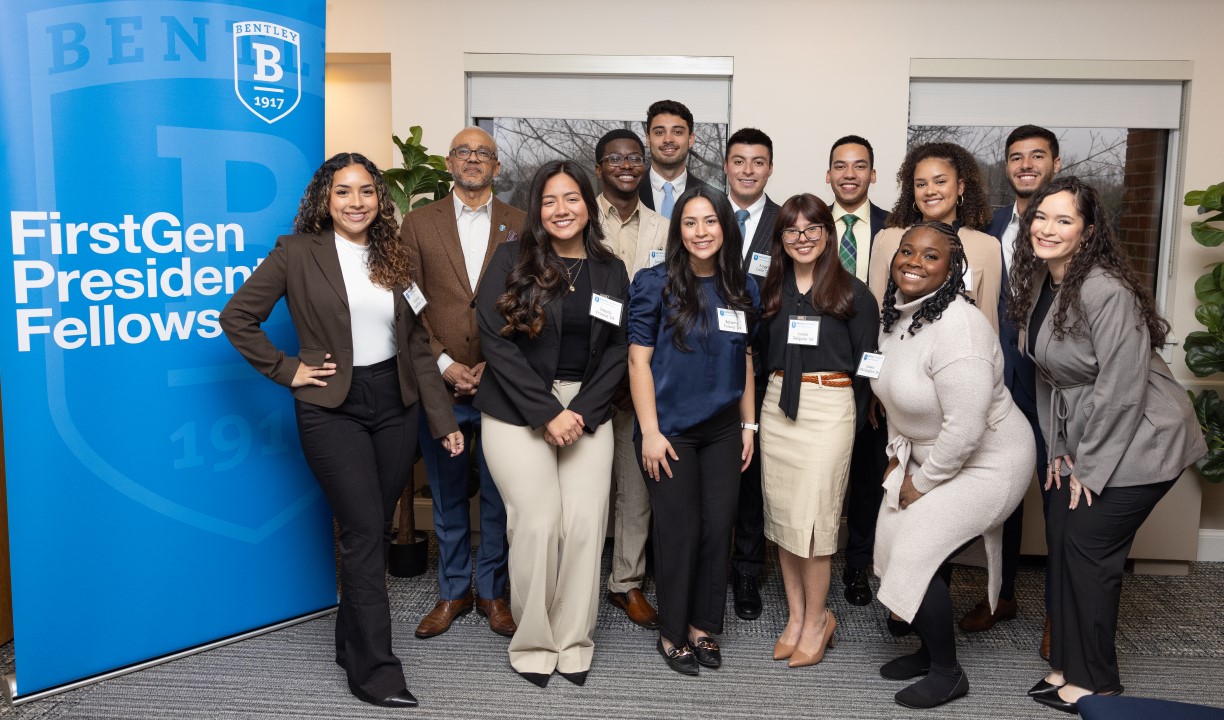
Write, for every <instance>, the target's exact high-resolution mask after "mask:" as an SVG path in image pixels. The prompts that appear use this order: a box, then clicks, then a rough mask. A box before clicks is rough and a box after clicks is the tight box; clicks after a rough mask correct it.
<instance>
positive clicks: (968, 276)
mask: <svg viewBox="0 0 1224 720" xmlns="http://www.w3.org/2000/svg"><path fill="white" fill-rule="evenodd" d="M973 289H974V288H973V268H971V267H969V266H968V265H966V266H965V290H967V291H969V292H973Z"/></svg>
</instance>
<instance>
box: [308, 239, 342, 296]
mask: <svg viewBox="0 0 1224 720" xmlns="http://www.w3.org/2000/svg"><path fill="white" fill-rule="evenodd" d="M312 239H313V240H314V245H312V246H311V248H310V252H311V254H312V255H314V259H315V262H316V263H318V265H319V270H321V271H322V272H323V277H324V278H326V279H327V283H328V284H329V285H331V286H332V289H333V290H335V291H336V294H337V295H339V296H340V301H341V302H343V303H344V307H345V308H348V306H349V304H348V289H347V288H345V287H344V272H343V271H342V270H340V256H339V255H337V254H336V243H335V240H334V238H332V239H331V240H332V241H331V242H328V239H329V238H327V237H325V236H323V235H315V236H314V237H313V238H312Z"/></svg>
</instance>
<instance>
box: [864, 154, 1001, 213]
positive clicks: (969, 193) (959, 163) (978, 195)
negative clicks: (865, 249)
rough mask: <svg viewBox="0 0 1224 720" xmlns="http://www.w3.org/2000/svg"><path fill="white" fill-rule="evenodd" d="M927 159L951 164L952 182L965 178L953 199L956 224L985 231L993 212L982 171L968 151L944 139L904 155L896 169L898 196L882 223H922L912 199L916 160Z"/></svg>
mask: <svg viewBox="0 0 1224 720" xmlns="http://www.w3.org/2000/svg"><path fill="white" fill-rule="evenodd" d="M930 158H937V159H939V160H943V161H944V162H946V163H948V164H949V165H951V166H952V169H953V170H955V171H956V178H954V179H953V182H956V180H964V181H965V192H964V194H962V195H961V196H960V198H958V199H957V202H956V206H957V207H956V221H957V223H958V224H959V226H960V227H967V228H972V229H974V230H984V229H985V228H986V227H987V226H988V225H990V217H991V215H992V214H993V213H992V210H991V207H990V196H989V195H988V194H987V192H986V183H985V181H984V180H982V170H981V168H979V167H978V164H977V160H974V159H973V155H971V154H969V151H968V150H966V149H965V148H963V147H961V146H960V145H957V144H956V143H946V142H934V143H926V144H924V145H917V146H915V147H912V148H910V150H909V152H907V153H906V154H905V161H904V162H902V163H901V169H900V170H897V185H898V186H899V187H900V189H901V195H900V196H899V197H898V198H897V203H896V204H895V205H893V209H892V212H891V213H889V214H888V220H887V221H886V222H885V223H884V225H885V226H886V227H897V228H904V227H909V226H911V225H917V224H918V223H920V222H923V220H924V218H923V217H922V213H921V212H919V211H918V206H917V205H916V204H915V202H914V201H915V198H914V172H915V171H916V170H917V168H918V163H920V162H922V161H923V160H928V159H930Z"/></svg>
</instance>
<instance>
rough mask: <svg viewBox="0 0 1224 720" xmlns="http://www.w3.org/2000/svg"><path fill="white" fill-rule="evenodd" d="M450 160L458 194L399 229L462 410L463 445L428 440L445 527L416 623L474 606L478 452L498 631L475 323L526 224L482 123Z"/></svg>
mask: <svg viewBox="0 0 1224 720" xmlns="http://www.w3.org/2000/svg"><path fill="white" fill-rule="evenodd" d="M446 166H447V168H448V169H449V170H450V172H451V174H452V175H454V177H455V187H454V189H453V190H452V192H451V194H450V195H447V196H446V197H445V198H442V199H441V200H438V201H437V202H434V203H430V204H429V205H426V206H425V207H422V208H419V209H417V210H414V211H412V212H411V213H409V214H408V215H407V217H405V218H404V222H403V225H402V226H401V227H400V235H401V236H402V238H403V240H404V244H405V245H407V247H408V252H409V254H410V256H411V258H412V272H413V277H414V278H415V279H416V282H417V286H418V287H419V288H420V290H421V292H422V294H423V295H424V296H425V299H426V300H427V301H428V303H429V304H428V305H427V306H426V307H425V308H424V310H422V311H421V314H422V317H423V319H424V321H425V325H426V327H427V328H429V345H430V349H431V350H432V351H433V355H434V358H435V359H436V360H437V362H438V369H439V370H440V371H441V372H442V378H443V379H444V380H445V381H446V383H447V385H448V386H449V387H450V388H451V390H452V391H453V394H454V410H455V419H456V420H457V421H458V423H459V429H460V430H462V431H463V433H464V436H465V441H466V442H465V450H464V452H463V453H461V454H460V455H459V456H458V457H455V458H451V457H449V456H448V455H447V454H446V453H443V452H441V451H440V450H438V451H435V450H434V448H433V445H434V444H436V443H433V444H430V445H429V446H428V447H426V446H424V445H423V446H422V452H423V454H424V457H425V469H426V471H427V472H428V474H429V484H430V487H431V489H432V493H433V518H434V531H435V532H436V533H437V537H438V591H439V596H440V597H439V600H438V603H437V605H435V606H434V609H433V610H431V611H430V612H429V614H427V615H426V616H425V617H424V618H423V619H422V620H421V624H420V625H419V626H418V627H417V630H416V636H417V637H419V638H428V637H433V636H435V635H440V634H442V633H444V632H446V631H447V630H448V629H449V628H450V626H451V623H452V622H454V620H455V618H456V617H458V616H460V615H464V614H466V613H468V612H470V611H471V610H472V606H473V597H472V548H471V528H470V526H469V520H468V494H467V493H468V478H469V476H470V468H471V458H470V457H469V456H468V453H469V452H475V453H476V461H477V463H478V464H479V466H480V547H479V549H478V550H477V553H476V598H475V603H474V604H475V606H476V610H477V612H479V613H480V614H481V615H484V616H486V617H488V619H489V627H490V628H491V629H492V630H493V632H495V633H497V634H499V635H505V636H507V637H509V636H511V635H513V634H514V631H515V625H514V619H513V618H512V617H511V614H510V608H509V607H508V606H507V605H506V602H505V600H504V599H503V597H504V595H505V591H506V559H507V551H506V508H505V506H504V505H503V504H502V499H501V495H500V494H499V493H498V492H497V486H495V485H494V484H493V478H492V476H490V474H489V468H488V466H487V465H486V464H485V459H484V452H483V449H482V448H481V445H480V442H479V431H480V413H479V412H478V411H476V410H475V409H474V408H473V407H472V398H473V396H475V394H476V392H477V390H478V389H479V387H480V378H481V376H482V375H483V373H484V369H485V363H484V356H483V355H482V354H481V351H480V333H479V331H478V330H477V327H476V291H477V289H478V287H479V286H480V279H481V278H482V277H483V276H484V271H485V268H486V266H487V265H488V264H489V258H491V257H493V251H494V250H496V249H497V246H498V245H500V244H501V243H503V242H506V241H507V240H508V239H510V238H511V237H517V235H518V234H520V233H522V231H523V225H524V223H525V221H526V216H525V215H524V213H523V212H522V211H521V210H517V209H515V208H512V207H510V206H509V205H506V204H505V203H503V202H501V201H500V200H498V199H497V198H495V197H493V178H495V177H497V174H498V173H499V172H500V171H501V164H500V163H499V162H498V160H497V145H496V143H494V141H493V138H492V137H491V136H489V134H488V133H486V132H485V131H484V130H481V129H480V128H476V127H470V128H466V129H465V130H463V131H462V132H460V133H459V134H458V135H456V136H455V139H454V140H453V141H451V146H450V152H449V153H448V155H447V159H446Z"/></svg>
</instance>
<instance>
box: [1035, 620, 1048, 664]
mask: <svg viewBox="0 0 1224 720" xmlns="http://www.w3.org/2000/svg"><path fill="white" fill-rule="evenodd" d="M1037 654H1038V655H1040V656H1041V659H1042V660H1045V661H1046V662H1049V661H1050V616H1049V615H1046V621H1045V632H1043V633H1042V634H1041V647H1039V648H1037Z"/></svg>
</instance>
